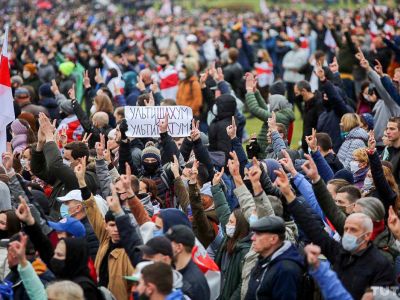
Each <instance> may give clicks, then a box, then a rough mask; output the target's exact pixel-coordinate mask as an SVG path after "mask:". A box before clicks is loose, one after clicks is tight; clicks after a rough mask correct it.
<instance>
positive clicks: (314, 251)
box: [304, 244, 321, 269]
mask: <svg viewBox="0 0 400 300" xmlns="http://www.w3.org/2000/svg"><path fill="white" fill-rule="evenodd" d="M304 252H305V254H306V257H307V262H308V264H309V265H310V266H311V267H312V268H313V269H317V268H318V267H319V259H318V256H319V255H320V254H321V248H320V247H319V246H317V245H314V244H308V245H307V246H305V247H304Z"/></svg>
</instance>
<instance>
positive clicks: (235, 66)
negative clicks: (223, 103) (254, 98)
mask: <svg viewBox="0 0 400 300" xmlns="http://www.w3.org/2000/svg"><path fill="white" fill-rule="evenodd" d="M223 71H224V78H225V81H227V82H229V83H230V85H231V86H232V89H233V91H234V92H235V95H236V96H237V97H239V98H241V97H243V96H244V90H245V87H244V80H243V76H244V71H243V68H242V66H241V65H240V64H239V63H238V62H235V63H232V64H228V65H227V66H226V67H225V68H224V70H223Z"/></svg>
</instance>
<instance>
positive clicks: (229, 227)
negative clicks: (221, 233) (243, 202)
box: [225, 225, 236, 238]
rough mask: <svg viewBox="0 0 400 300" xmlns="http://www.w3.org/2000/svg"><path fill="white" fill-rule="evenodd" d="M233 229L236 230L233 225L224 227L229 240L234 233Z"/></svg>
mask: <svg viewBox="0 0 400 300" xmlns="http://www.w3.org/2000/svg"><path fill="white" fill-rule="evenodd" d="M235 229H236V226H235V225H226V226H225V231H226V235H227V236H228V237H230V238H231V237H233V234H234V233H235Z"/></svg>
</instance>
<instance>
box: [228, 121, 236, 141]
mask: <svg viewBox="0 0 400 300" xmlns="http://www.w3.org/2000/svg"><path fill="white" fill-rule="evenodd" d="M236 131H237V127H236V121H235V117H234V116H232V124H231V125H229V126H228V127H226V133H227V134H228V136H229V137H230V139H231V140H233V139H234V138H235V137H236Z"/></svg>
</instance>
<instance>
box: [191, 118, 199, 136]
mask: <svg viewBox="0 0 400 300" xmlns="http://www.w3.org/2000/svg"><path fill="white" fill-rule="evenodd" d="M199 128H200V121H195V119H192V130H191V131H190V139H191V140H192V142H194V141H197V140H198V139H199V138H201V133H200V129H199Z"/></svg>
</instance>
